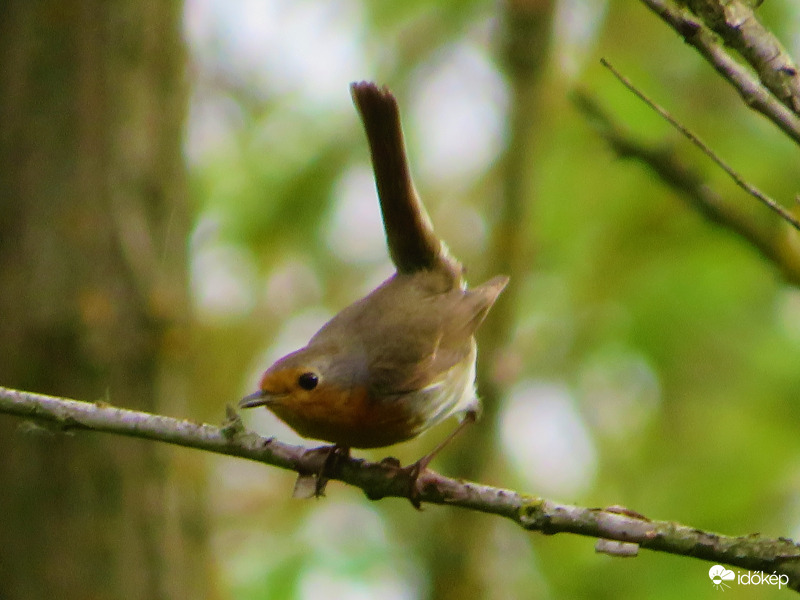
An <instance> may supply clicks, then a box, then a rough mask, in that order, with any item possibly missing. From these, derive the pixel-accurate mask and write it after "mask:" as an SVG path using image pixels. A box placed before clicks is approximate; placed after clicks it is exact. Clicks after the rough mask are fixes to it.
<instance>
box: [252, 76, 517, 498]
mask: <svg viewBox="0 0 800 600" xmlns="http://www.w3.org/2000/svg"><path fill="white" fill-rule="evenodd" d="M351 92H352V96H353V101H354V102H355V105H356V107H357V108H358V111H359V113H360V115H361V119H362V121H363V123H364V128H365V130H366V134H367V139H368V141H369V146H370V151H371V155H372V164H373V168H374V171H375V180H376V184H377V188H378V196H379V198H380V205H381V211H382V213H383V221H384V226H385V229H386V237H387V242H388V246H389V252H390V254H391V257H392V261H393V262H394V264H395V266H396V268H397V272H396V273H395V274H394V275H392V276H391V277H390V278H389V279H388V280H386V281H385V282H384V283H382V284H381V285H380V286H379V287H378V288H377V289H375V290H374V291H373V292H372V293H370V294H369V295H367V296H366V297H364V298H362V299H360V300H358V301H357V302H355V303H353V304H351V305H350V306H348V307H347V308H345V309H344V310H342V311H341V312H340V313H339V314H337V315H336V316H335V317H333V318H332V319H331V320H330V321H329V322H328V323H326V324H325V325H324V326H323V327H322V329H320V330H319V331H318V332H317V333H316V335H314V337H312V338H311V340H310V341H309V342H308V345H306V346H305V347H304V348H301V349H300V350H297V351H296V352H293V353H291V354H289V355H287V356H285V357H283V358H281V359H280V360H278V361H277V362H276V363H275V364H274V365H272V366H271V367H270V368H269V369H267V371H266V372H265V373H264V375H263V377H262V378H261V384H260V386H259V390H258V391H257V392H255V393H254V394H251V395H249V396H247V397H245V398H244V399H242V401H241V403H240V406H241V407H243V408H250V407H254V406H266V407H267V408H268V409H269V410H271V411H272V412H273V413H275V415H277V416H278V417H279V418H280V419H282V420H283V421H285V422H286V423H287V424H288V425H289V426H290V427H292V429H294V430H295V431H297V433H299V434H300V435H302V436H304V437H308V438H313V439H319V440H325V441H328V442H331V443H333V444H334V446H333V447H332V453H336V452H343V453H345V454H346V453H349V449H350V448H380V447H383V446H390V445H392V444H396V443H398V442H403V441H406V440H409V439H411V438H414V437H416V436H418V435H419V434H420V433H422V432H423V431H425V430H426V429H429V428H431V427H433V426H434V425H436V424H437V423H440V422H442V421H444V420H445V419H447V418H448V417H449V416H451V415H454V414H461V415H463V416H464V417H463V419H462V423H461V425H459V427H458V428H457V429H456V430H455V431H454V432H453V433H452V434H451V435H450V436H449V437H448V438H447V439H445V441H444V442H443V443H442V444H440V445H439V446H438V447H437V448H436V449H435V450H434V451H433V452H431V453H430V454H428V455H426V456H425V457H423V458H421V459H420V460H419V461H417V462H416V463H414V465H412V466H411V470H412V471H411V473H412V477H413V481H414V482H415V481H416V477H417V476H418V475H419V473H420V472H421V471H423V470H424V469H425V468H426V467H427V465H428V463H429V462H430V460H431V459H432V458H433V456H434V455H435V454H436V453H437V452H438V451H439V450H440V449H441V448H442V447H444V446H445V445H446V444H447V443H448V442H449V441H450V440H451V439H452V438H453V437H454V436H455V435H456V434H457V433H458V431H460V430H461V428H462V427H463V426H464V425H465V424H467V423H471V422H474V421H475V420H476V418H477V416H478V414H479V412H480V402H479V400H478V398H477V396H476V393H475V361H476V352H477V351H476V344H475V338H474V334H475V330H476V329H477V328H478V326H479V325H480V324H481V322H482V321H483V319H484V317H485V316H486V314H487V312H488V311H489V309H490V308H491V307H492V305H493V304H494V302H495V300H496V299H497V297H498V295H499V294H500V292H501V291H502V290H503V288H504V287H505V285H506V283H507V282H508V278H507V277H504V276H498V277H495V278H493V279H491V280H490V281H487V282H486V283H484V284H482V285H480V286H478V287H475V288H472V289H467V288H466V285H465V282H464V279H463V269H462V267H461V265H460V264H459V263H458V262H457V261H456V260H455V259H454V258H452V257H451V256H449V254H448V252H447V249H446V247H445V246H444V244H443V243H442V242H441V241H440V240H439V239H438V238H437V237H436V235H435V234H434V232H433V228H432V226H431V224H430V220H429V219H428V216H427V214H426V212H425V209H424V207H423V206H422V204H421V202H420V200H419V197H418V196H417V193H416V191H415V189H414V185H413V183H412V181H411V177H410V174H409V168H408V162H407V159H406V151H405V144H404V142H403V132H402V128H401V125H400V112H399V109H398V106H397V101H396V100H395V98H394V96H393V95H392V94H391V93H390V92H389V91H388V90H387V89H386V88H382V89H381V88H378V87H377V86H376V85H375V84H373V83H369V82H361V83H354V84H352V85H351ZM322 481H324V478H323V477H322V474H320V478H319V479H318V482H317V492H321V489H322V488H321V487H320V486H324V484H323V483H322ZM416 496H417V491H416V485H414V487H413V489H412V490H411V493H410V498H411V500H412V502H413V503H414V504H415V506H418V501H415V498H416Z"/></svg>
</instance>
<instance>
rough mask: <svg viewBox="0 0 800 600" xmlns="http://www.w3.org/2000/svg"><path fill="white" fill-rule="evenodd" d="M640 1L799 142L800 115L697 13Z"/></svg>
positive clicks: (660, 1)
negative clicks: (736, 57)
mask: <svg viewBox="0 0 800 600" xmlns="http://www.w3.org/2000/svg"><path fill="white" fill-rule="evenodd" d="M641 1H642V2H644V3H645V4H646V5H647V6H648V7H649V8H650V9H651V10H652V11H653V12H655V13H656V14H657V15H658V16H659V17H661V18H662V19H663V20H664V21H665V22H666V23H667V24H668V25H669V26H670V27H672V28H673V29H674V30H675V31H676V32H678V34H680V35H681V36H682V37H683V39H684V40H685V41H686V43H688V44H691V45H692V46H694V47H695V48H696V49H697V51H698V52H700V54H701V55H702V56H703V57H704V58H705V59H706V60H707V61H708V62H709V63H710V64H711V65H712V66H713V67H714V68H715V69H716V70H717V72H718V73H719V74H720V75H722V76H723V77H724V78H725V79H726V80H727V81H728V82H729V83H730V84H731V85H732V86H733V87H734V88H735V89H736V90H737V91H738V92H739V94H740V95H741V97H742V99H743V100H744V101H745V103H746V104H747V105H748V106H750V107H751V108H753V109H754V110H757V111H758V112H760V113H761V114H763V115H764V116H766V117H767V118H768V119H769V120H770V121H772V122H773V123H775V125H777V126H778V127H779V128H780V129H781V130H782V131H784V132H785V133H786V134H787V135H788V136H789V137H791V138H792V139H793V140H794V141H795V142H796V143H798V144H800V117H798V116H797V115H796V114H795V113H794V112H793V111H792V110H790V109H789V108H788V107H787V106H786V105H784V104H783V103H782V102H781V101H780V100H778V99H777V98H775V96H773V95H772V93H770V91H769V89H767V88H766V87H765V86H764V84H763V83H761V81H760V80H759V79H758V77H756V76H755V75H753V73H752V72H751V71H750V70H749V69H748V68H747V67H745V66H744V65H742V64H740V63H739V62H738V61H737V60H735V59H734V58H733V57H732V56H731V55H730V54H729V53H728V51H727V50H726V49H725V47H724V45H723V44H722V43H721V42H720V41H719V39H718V38H717V37H716V36H715V35H714V33H713V32H712V31H711V30H710V29H708V27H707V26H706V25H705V24H704V23H703V22H702V21H701V20H700V19H699V18H698V17H697V16H695V15H693V14H692V13H691V12H689V10H688V9H686V8H684V7H682V6H679V5H678V4H677V3H676V2H673V1H672V0H641Z"/></svg>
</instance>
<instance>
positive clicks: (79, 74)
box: [0, 0, 208, 600]
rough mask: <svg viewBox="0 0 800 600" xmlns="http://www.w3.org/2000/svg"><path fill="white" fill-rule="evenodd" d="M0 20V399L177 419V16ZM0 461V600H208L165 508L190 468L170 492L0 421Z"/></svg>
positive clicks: (181, 302)
mask: <svg viewBox="0 0 800 600" xmlns="http://www.w3.org/2000/svg"><path fill="white" fill-rule="evenodd" d="M3 5H4V6H3V8H2V9H0V14H1V15H2V17H0V123H2V126H0V290H2V293H0V339H2V340H3V347H4V349H3V351H2V353H0V382H2V385H6V386H12V387H19V388H22V389H29V390H34V391H38V392H44V393H54V394H61V395H65V396H72V397H75V398H80V399H88V400H97V401H103V400H109V401H111V402H113V403H114V404H117V405H120V406H125V407H132V408H138V409H144V410H160V411H164V412H168V413H169V412H175V411H181V410H182V407H181V402H182V398H183V395H184V385H183V384H184V381H183V375H182V370H183V369H182V364H183V363H184V362H185V355H186V353H187V347H188V344H187V339H186V337H187V336H186V327H185V323H183V320H184V319H185V317H186V314H187V309H186V298H185V287H186V286H185V285H184V284H185V275H184V274H185V272H186V269H185V239H186V229H187V223H188V218H187V210H186V205H185V177H184V170H183V169H184V168H183V163H182V158H181V132H182V126H183V121H184V116H185V107H186V85H185V77H184V68H185V49H184V47H183V42H182V40H181V35H180V23H181V12H180V11H181V7H180V5H179V3H177V2H155V1H148V0H144V1H135V0H118V1H115V2H101V1H100V0H94V1H91V0H90V1H88V2H87V1H80V0H41V1H39V0H34V1H26V0H11V1H7V2H4V3H3ZM0 455H2V457H3V458H2V461H0V515H2V517H0V598H3V600H18V599H23V598H37V599H39V598H59V599H60V600H63V599H70V598H76V599H78V598H80V599H86V598H103V599H105V598H125V599H126V600H131V599H136V598H148V599H152V598H183V597H186V598H201V597H205V596H207V595H208V594H207V589H206V585H205V584H206V580H205V578H204V577H203V576H202V573H204V572H207V570H206V569H204V568H203V567H204V562H205V558H206V554H205V550H204V548H205V530H204V518H203V517H204V512H203V505H202V501H201V500H196V501H195V506H188V505H187V504H186V502H185V501H184V500H183V499H184V498H186V497H192V498H202V494H186V493H184V491H183V490H185V489H186V488H187V487H189V486H193V487H198V486H199V485H200V484H201V483H202V482H201V475H199V473H200V470H199V468H196V467H195V468H193V467H192V466H191V465H182V470H181V477H183V479H184V481H182V482H180V483H178V482H176V478H175V475H174V474H175V472H176V471H177V470H176V469H175V465H174V461H173V462H170V460H168V457H169V456H174V455H175V451H170V452H166V451H165V449H163V448H159V447H157V445H156V444H147V443H141V442H136V441H131V440H124V439H121V438H111V437H105V436H102V435H95V434H84V433H80V434H77V435H74V436H73V435H63V434H61V433H58V432H51V431H44V430H42V429H40V428H38V427H37V426H35V424H29V425H27V426H25V427H19V423H18V422H17V421H16V420H14V419H10V418H0ZM178 456H179V457H180V458H183V456H182V455H178ZM184 460H191V459H184ZM187 472H188V475H187ZM178 490H181V491H178Z"/></svg>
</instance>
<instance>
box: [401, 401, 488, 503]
mask: <svg viewBox="0 0 800 600" xmlns="http://www.w3.org/2000/svg"><path fill="white" fill-rule="evenodd" d="M477 420H478V413H477V412H476V411H473V410H471V411H469V412H467V413H466V414H465V415H464V418H463V419H462V420H461V423H459V424H458V427H456V428H455V429H454V430H453V432H452V433H451V434H450V435H448V436H447V437H446V438H445V439H444V440H442V442H441V443H440V444H439V445H438V446H436V447H435V448H434V449H433V450H431V451H430V452H428V453H427V454H426V455H425V456H423V457H422V458H420V459H419V460H418V461H417V462H415V463H414V464H412V465H409V466H407V467H404V468H403V471H405V472H407V473H408V476H409V478H410V482H409V489H408V499H409V501H410V502H411V504H412V505H413V506H414V508H416V509H417V510H422V509H421V504H420V500H419V496H420V492H419V487H418V486H417V480H418V479H419V476H420V475H421V474H422V472H423V471H424V470H425V469H427V468H428V465H429V464H430V462H431V461H432V460H433V459H434V457H435V456H436V455H437V454H439V452H441V451H442V450H443V449H444V447H445V446H447V445H448V444H449V443H450V442H452V441H453V439H455V437H456V436H457V435H458V434H459V433H461V432H462V431H463V430H464V429H465V428H466V427H467V426H468V425H472V424H473V423H475V421H477Z"/></svg>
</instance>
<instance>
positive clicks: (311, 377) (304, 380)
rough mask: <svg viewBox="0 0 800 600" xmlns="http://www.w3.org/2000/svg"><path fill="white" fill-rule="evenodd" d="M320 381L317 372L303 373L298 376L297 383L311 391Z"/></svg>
mask: <svg viewBox="0 0 800 600" xmlns="http://www.w3.org/2000/svg"><path fill="white" fill-rule="evenodd" d="M318 383H319V377H317V374H316V373H303V374H302V375H300V377H298V378H297V385H299V386H300V387H301V388H303V389H304V390H308V391H311V390H313V389H314V388H315V387H317V384H318Z"/></svg>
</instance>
